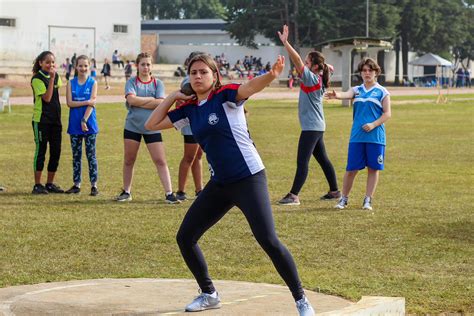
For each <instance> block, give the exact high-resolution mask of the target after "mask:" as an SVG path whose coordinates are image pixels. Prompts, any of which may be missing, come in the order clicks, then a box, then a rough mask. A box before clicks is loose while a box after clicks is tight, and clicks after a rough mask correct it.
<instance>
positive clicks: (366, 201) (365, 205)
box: [362, 196, 372, 211]
mask: <svg viewBox="0 0 474 316" xmlns="http://www.w3.org/2000/svg"><path fill="white" fill-rule="evenodd" d="M362 209H363V210H367V211H372V199H371V198H370V197H368V196H366V197H365V198H364V203H363V204H362Z"/></svg>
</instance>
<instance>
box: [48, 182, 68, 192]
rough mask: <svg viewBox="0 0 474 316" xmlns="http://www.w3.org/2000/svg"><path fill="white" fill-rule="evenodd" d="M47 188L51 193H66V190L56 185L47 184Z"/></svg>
mask: <svg viewBox="0 0 474 316" xmlns="http://www.w3.org/2000/svg"><path fill="white" fill-rule="evenodd" d="M45 188H46V190H48V192H49V193H64V190H63V189H61V188H60V187H59V185H56V184H54V183H46V185H45Z"/></svg>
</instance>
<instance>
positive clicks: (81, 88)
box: [67, 77, 99, 135]
mask: <svg viewBox="0 0 474 316" xmlns="http://www.w3.org/2000/svg"><path fill="white" fill-rule="evenodd" d="M94 83H95V80H94V79H93V78H92V77H87V80H86V82H84V83H83V84H79V81H78V78H77V77H74V79H72V80H70V81H69V84H70V85H71V96H72V100H73V101H88V100H90V99H91V95H92V90H93V87H94ZM86 109H87V106H80V107H74V108H70V109H69V126H68V128H67V133H68V134H70V135H88V134H97V133H99V126H98V125H97V117H96V114H95V108H93V109H92V113H91V115H90V116H89V119H88V120H87V128H88V129H89V130H88V131H87V132H83V131H82V128H81V119H82V118H83V117H84V113H86Z"/></svg>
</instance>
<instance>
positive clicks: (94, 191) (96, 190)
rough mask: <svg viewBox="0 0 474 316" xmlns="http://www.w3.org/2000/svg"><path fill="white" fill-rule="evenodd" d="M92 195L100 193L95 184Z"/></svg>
mask: <svg viewBox="0 0 474 316" xmlns="http://www.w3.org/2000/svg"><path fill="white" fill-rule="evenodd" d="M90 195H91V196H97V195H99V190H98V189H97V187H96V186H93V187H92V188H91V194H90Z"/></svg>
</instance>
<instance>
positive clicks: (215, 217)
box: [176, 171, 304, 300]
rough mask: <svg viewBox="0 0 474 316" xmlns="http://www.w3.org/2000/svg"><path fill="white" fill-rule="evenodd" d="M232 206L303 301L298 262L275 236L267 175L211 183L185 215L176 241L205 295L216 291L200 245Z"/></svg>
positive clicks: (288, 284)
mask: <svg viewBox="0 0 474 316" xmlns="http://www.w3.org/2000/svg"><path fill="white" fill-rule="evenodd" d="M233 206H237V207H238V208H239V209H240V210H241V211H242V213H244V216H245V218H246V219H247V221H248V223H249V225H250V228H251V230H252V233H253V235H254V236H255V239H256V240H257V242H258V243H259V244H260V246H261V247H262V248H263V250H264V251H265V252H266V253H267V255H268V256H269V257H270V259H271V261H272V262H273V265H274V266H275V268H276V269H277V271H278V273H279V274H280V276H281V277H282V278H283V280H284V281H285V283H286V285H287V286H288V287H289V288H290V291H291V293H292V295H293V297H294V298H295V300H299V299H301V298H302V297H303V295H304V292H303V288H302V287H301V282H300V279H299V277H298V272H297V270H296V265H295V262H294V260H293V257H292V256H291V254H290V252H289V251H288V249H286V247H285V246H284V245H283V244H282V243H281V242H280V240H279V239H278V236H277V235H276V232H275V224H274V222H273V215H272V209H271V206H270V197H269V194H268V189H267V178H266V176H265V172H264V171H260V172H258V173H257V174H255V175H253V176H250V177H247V178H245V179H243V180H240V181H237V182H235V183H231V184H218V183H216V182H215V181H213V180H210V181H209V182H208V183H207V184H206V187H205V188H204V189H203V190H202V192H201V193H200V194H199V196H198V198H197V199H196V200H195V201H194V203H193V204H192V205H191V207H190V208H189V210H188V212H187V213H186V215H185V217H184V219H183V222H182V223H181V227H180V228H179V231H178V234H177V236H176V239H177V241H178V245H179V249H180V250H181V254H182V255H183V258H184V261H186V264H187V265H188V268H189V269H190V270H191V272H192V273H193V275H194V277H195V278H196V281H197V283H198V284H199V287H200V288H201V290H202V292H204V293H212V292H214V291H215V288H214V285H213V284H212V280H211V277H210V276H209V273H208V270H207V264H206V260H205V259H204V256H203V254H202V252H201V249H200V248H199V246H198V244H197V242H198V240H199V238H201V236H202V235H203V234H204V233H205V232H206V231H207V230H208V229H209V228H211V227H212V226H213V225H214V224H216V223H217V222H218V221H219V220H220V219H221V218H222V217H223V216H224V215H225V214H226V213H227V212H228V211H229V210H230V209H231V208H232V207H233Z"/></svg>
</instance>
